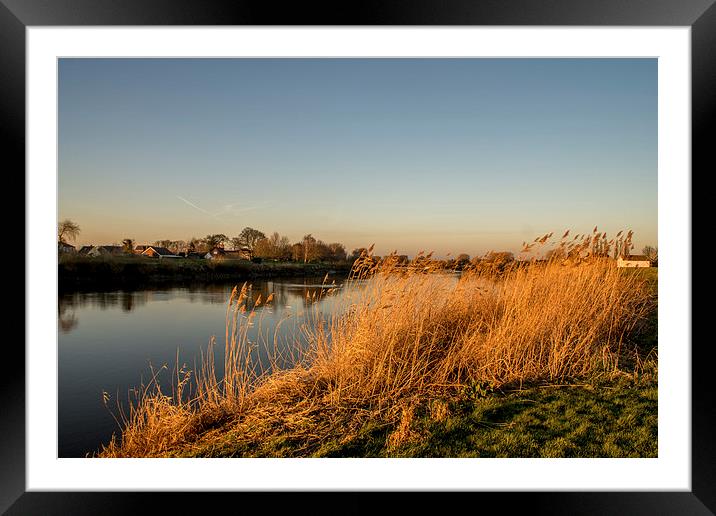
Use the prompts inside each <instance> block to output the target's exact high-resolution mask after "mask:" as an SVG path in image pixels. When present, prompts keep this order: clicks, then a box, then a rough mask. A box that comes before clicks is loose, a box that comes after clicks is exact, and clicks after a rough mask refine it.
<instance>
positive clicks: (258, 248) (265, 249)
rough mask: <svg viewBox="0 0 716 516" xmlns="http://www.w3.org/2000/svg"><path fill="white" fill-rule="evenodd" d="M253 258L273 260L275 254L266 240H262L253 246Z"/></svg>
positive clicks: (272, 247)
mask: <svg viewBox="0 0 716 516" xmlns="http://www.w3.org/2000/svg"><path fill="white" fill-rule="evenodd" d="M253 254H254V257H255V258H263V259H274V258H275V257H276V252H275V249H274V246H272V245H271V242H270V241H269V239H268V238H262V239H261V240H259V241H258V242H256V245H254V252H253Z"/></svg>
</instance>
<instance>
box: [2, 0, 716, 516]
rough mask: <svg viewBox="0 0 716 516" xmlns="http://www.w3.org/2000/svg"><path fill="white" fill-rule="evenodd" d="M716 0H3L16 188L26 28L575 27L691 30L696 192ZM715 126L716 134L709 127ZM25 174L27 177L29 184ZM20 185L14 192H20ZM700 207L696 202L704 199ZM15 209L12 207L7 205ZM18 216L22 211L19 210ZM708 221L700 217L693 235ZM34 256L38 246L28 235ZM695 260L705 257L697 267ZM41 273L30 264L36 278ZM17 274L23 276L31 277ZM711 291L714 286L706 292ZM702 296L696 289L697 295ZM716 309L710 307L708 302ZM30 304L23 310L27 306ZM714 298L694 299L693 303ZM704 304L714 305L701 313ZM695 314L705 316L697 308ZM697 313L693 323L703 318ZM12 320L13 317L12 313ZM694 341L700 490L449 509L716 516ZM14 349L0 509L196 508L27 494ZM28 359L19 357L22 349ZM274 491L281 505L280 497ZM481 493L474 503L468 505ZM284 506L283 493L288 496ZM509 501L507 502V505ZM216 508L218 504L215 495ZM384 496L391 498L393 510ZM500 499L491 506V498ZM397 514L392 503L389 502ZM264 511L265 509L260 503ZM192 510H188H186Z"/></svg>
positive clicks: (5, 104) (251, 496) (712, 458)
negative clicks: (277, 0) (346, 0)
mask: <svg viewBox="0 0 716 516" xmlns="http://www.w3.org/2000/svg"><path fill="white" fill-rule="evenodd" d="M714 1H715V0H651V1H644V0H601V1H595V0H503V1H499V0H489V1H484V0H443V1H428V0H411V1H410V2H404V1H401V0H382V1H381V0H363V1H361V2H354V3H350V4H348V3H344V2H323V1H314V2H311V3H302V2H293V3H287V5H285V6H284V5H280V6H279V5H275V4H274V3H273V2H270V1H264V2H249V1H243V0H235V1H214V0H141V1H139V0H123V1H117V0H54V1H50V0H0V122H1V123H0V136H1V139H0V141H2V142H3V143H4V144H6V150H5V152H4V156H3V157H4V159H3V163H4V164H5V166H4V167H3V171H4V172H5V174H4V175H3V178H4V180H5V185H6V188H7V187H11V188H12V189H15V188H16V187H17V188H18V189H20V190H21V191H22V192H23V197H24V192H25V186H24V177H25V176H24V167H25V113H26V111H25V42H26V39H25V38H26V33H25V28H26V27H28V26H66V25H72V26H75V25H79V26H82V25H102V26H107V25H157V26H164V25H237V26H241V25H337V26H342V25H448V26H455V25H513V26H520V25H573V26H590V25H594V26H689V27H691V52H692V54H691V71H692V171H691V174H692V175H691V184H692V192H697V193H698V192H699V191H703V189H699V188H698V185H699V184H700V183H701V182H703V179H702V178H704V177H706V176H707V174H708V173H709V172H713V171H714V170H716V166H714V158H713V153H712V147H713V140H712V139H710V138H709V135H710V134H712V133H713V132H714V131H713V129H714V125H716V122H715V121H716V5H715V4H714ZM709 129H710V130H709ZM21 178H22V179H21ZM8 190H9V188H8ZM692 206H693V205H692ZM6 211H8V209H7V208H6ZM13 212H14V213H15V215H14V216H15V217H16V213H17V212H16V210H13ZM700 220H701V219H699V218H698V217H693V228H692V235H696V234H699V233H700V232H699V231H698V227H699V224H701V222H700ZM25 251H26V252H27V253H29V252H30V248H29V247H28V242H25ZM692 263H693V262H692ZM27 274H32V271H28V270H27V269H25V277H26V275H27ZM17 276H18V277H17V278H16V279H17V281H19V275H17ZM699 288H705V287H699ZM692 292H693V290H692ZM707 305H708V303H707ZM24 306H25V305H24V303H23V310H24ZM702 306H703V305H697V304H696V303H693V310H694V311H695V310H697V309H699V308H700V307H702ZM701 309H703V308H701ZM692 313H693V312H692ZM693 319H694V318H693V315H692V321H693ZM8 320H9V319H8ZM692 340H693V345H692V410H691V414H692V458H691V465H692V490H691V491H690V492H653V491H648V492H585V493H575V492H554V493H548V492H547V493H546V492H530V493H514V492H509V493H462V494H458V493H452V494H451V495H450V496H451V497H454V496H458V497H459V498H457V499H456V498H451V504H450V506H448V507H455V508H457V507H460V505H458V504H460V502H461V501H465V502H466V503H468V504H471V505H472V506H473V507H475V510H478V509H479V510H484V509H486V508H487V507H489V505H485V504H486V502H495V503H497V504H499V505H498V506H501V507H509V509H515V508H521V510H526V511H529V512H530V513H548V514H714V513H715V512H716V488H714V486H716V438H715V437H714V436H716V428H714V424H713V415H714V413H715V412H716V408H715V407H716V403H714V401H713V400H714V399H716V398H715V397H714V394H715V393H714V383H713V381H712V379H711V377H712V371H711V364H710V361H709V360H708V354H709V347H710V340H709V339H705V340H700V341H699V340H696V339H693V338H692ZM6 344H7V346H5V350H4V359H5V360H4V363H5V367H4V368H3V374H2V375H0V386H1V388H0V393H1V396H2V406H1V407H0V411H1V413H0V457H1V460H0V510H3V511H5V510H7V514H106V513H122V514H124V513H129V512H134V511H135V510H148V511H149V510H152V511H154V510H158V509H161V510H162V512H169V511H170V510H173V509H174V508H175V507H184V508H185V509H186V508H187V505H186V504H187V503H188V500H187V496H188V493H160V494H150V493H127V492H112V493H97V492H95V493H73V492H26V489H25V472H26V465H25V355H24V353H23V350H22V348H21V347H19V346H17V345H16V342H14V339H8V341H7V342H6ZM10 348H13V349H14V352H15V353H16V354H17V356H13V355H12V352H13V349H10ZM426 494H427V493H402V494H400V495H399V496H400V498H401V500H400V501H398V503H400V504H402V505H401V512H402V511H404V510H411V508H412V507H415V508H420V507H422V508H425V507H427V504H426V500H425V498H426V496H425V495H426ZM199 496H202V497H204V498H208V497H210V500H211V501H210V502H209V505H207V506H206V507H216V508H217V509H219V507H220V505H223V504H225V503H228V504H232V503H236V501H237V500H239V499H240V500H241V507H242V508H244V509H245V508H246V507H247V504H254V503H256V504H259V506H263V507H264V510H266V509H268V510H270V511H271V512H273V511H274V510H275V509H278V508H279V507H280V504H279V505H276V504H277V497H276V496H274V495H268V494H266V493H235V494H233V493H204V494H201V495H199ZM375 496H376V495H375V494H373V493H368V494H365V493H346V494H344V496H343V500H342V501H341V502H340V504H341V505H340V509H336V507H332V506H330V504H327V503H326V499H325V494H324V493H308V492H304V493H292V494H291V496H290V497H283V502H282V503H286V504H289V505H290V506H291V507H292V508H293V509H292V510H293V512H296V511H298V512H304V511H305V512H310V513H314V514H315V513H317V512H318V513H320V512H330V513H336V512H345V513H364V512H374V510H376V509H375V508H376V506H375V505H374V502H373V500H374V499H375ZM269 497H270V500H269V499H268V498H269ZM465 497H469V500H464V498H465ZM279 501H280V500H279ZM506 502H507V503H506ZM205 503H206V502H205ZM382 504H383V503H382V502H381V505H382ZM490 505H491V504H490ZM383 508H385V509H387V508H388V506H385V505H383ZM258 510H261V509H258ZM183 512H184V511H182V513H183Z"/></svg>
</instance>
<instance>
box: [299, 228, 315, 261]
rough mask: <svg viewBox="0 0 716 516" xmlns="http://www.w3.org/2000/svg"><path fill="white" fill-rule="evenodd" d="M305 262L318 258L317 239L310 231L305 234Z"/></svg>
mask: <svg viewBox="0 0 716 516" xmlns="http://www.w3.org/2000/svg"><path fill="white" fill-rule="evenodd" d="M301 245H302V246H303V263H307V262H309V261H311V260H315V259H316V239H315V238H314V237H313V235H311V234H310V233H309V234H308V235H304V236H303V240H302V241H301Z"/></svg>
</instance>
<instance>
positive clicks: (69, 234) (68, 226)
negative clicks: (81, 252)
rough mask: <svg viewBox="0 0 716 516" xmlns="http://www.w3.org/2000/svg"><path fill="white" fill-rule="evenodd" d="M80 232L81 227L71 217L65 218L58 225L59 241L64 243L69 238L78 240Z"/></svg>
mask: <svg viewBox="0 0 716 516" xmlns="http://www.w3.org/2000/svg"><path fill="white" fill-rule="evenodd" d="M79 234H80V227H79V226H78V225H77V224H75V223H74V222H72V221H71V220H70V219H65V220H63V221H62V222H60V223H59V224H58V226H57V241H58V242H62V243H63V244H66V243H67V240H73V241H74V240H76V239H77V236H78V235H79Z"/></svg>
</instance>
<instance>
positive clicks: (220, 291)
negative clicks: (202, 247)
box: [58, 277, 343, 332]
mask: <svg viewBox="0 0 716 516" xmlns="http://www.w3.org/2000/svg"><path fill="white" fill-rule="evenodd" d="M323 280H324V278H323V277H318V278H311V277H308V278H286V279H281V280H278V281H271V280H258V281H255V282H251V281H247V282H246V285H247V287H248V291H247V295H248V299H247V308H249V309H250V308H252V307H253V306H254V305H255V304H256V301H257V300H258V299H259V296H261V300H262V304H261V307H260V308H259V310H262V309H264V308H266V306H265V305H264V303H265V302H266V299H267V298H268V297H269V295H271V294H273V295H274V298H273V302H272V303H271V306H270V307H268V308H269V309H270V310H273V309H284V308H289V307H290V310H292V311H295V312H296V313H297V314H298V313H300V311H301V310H306V309H308V308H309V307H311V306H313V305H315V304H316V303H318V302H319V301H321V300H325V299H326V297H327V294H328V288H321V285H322V283H323ZM342 282H343V279H342V278H338V279H337V280H336V286H340V284H341V283H342ZM332 283H333V279H332V278H329V279H328V281H327V282H326V286H327V287H330V286H331V284H332ZM243 285H244V283H243V282H240V283H238V282H237V283H208V284H207V283H195V284H194V283H192V284H187V285H182V286H180V287H174V288H156V289H145V290H138V291H130V290H126V291H111V292H73V293H62V294H60V295H59V297H58V311H59V316H58V324H59V327H60V329H61V330H62V331H64V332H69V331H71V330H73V329H74V328H76V327H77V325H78V323H79V321H78V318H77V313H76V310H77V309H79V308H85V307H96V308H99V309H101V310H107V309H111V308H121V309H122V310H123V311H124V312H132V311H134V310H136V309H137V308H139V307H141V306H143V305H146V304H147V303H148V302H149V301H152V300H157V299H160V298H161V299H171V298H173V297H181V298H183V299H186V300H188V301H189V302H190V303H196V302H198V303H209V304H220V305H226V303H228V300H229V296H230V295H231V289H232V288H234V286H236V287H237V288H238V289H241V287H242V286H243Z"/></svg>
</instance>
